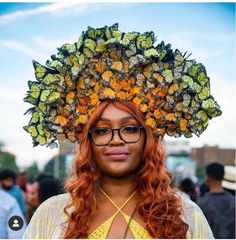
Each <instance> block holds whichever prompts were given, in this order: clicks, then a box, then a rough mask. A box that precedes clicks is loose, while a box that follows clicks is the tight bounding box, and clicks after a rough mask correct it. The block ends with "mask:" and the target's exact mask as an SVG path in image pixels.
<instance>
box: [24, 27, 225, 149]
mask: <svg viewBox="0 0 236 240" xmlns="http://www.w3.org/2000/svg"><path fill="white" fill-rule="evenodd" d="M155 41H156V38H155V37H154V33H153V32H152V31H151V32H145V33H143V34H141V33H139V32H128V33H123V32H121V31H119V29H118V24H114V25H112V26H110V27H107V26H105V27H103V28H91V27H88V29H87V31H85V32H82V34H81V35H80V37H79V39H78V41H77V42H76V43H74V44H64V45H63V46H62V47H61V48H59V49H58V53H57V54H56V55H52V56H51V59H52V60H48V61H47V62H46V66H43V65H41V64H40V63H38V62H36V61H33V66H34V68H35V76H36V81H29V82H28V86H29V91H27V96H26V97H25V98H24V101H25V102H28V103H30V104H32V105H33V107H32V108H30V109H29V110H28V111H27V112H26V113H30V114H31V115H32V116H31V119H30V121H29V124H28V125H27V126H25V127H24V129H25V130H26V131H27V132H28V133H29V134H30V135H31V137H32V139H33V143H34V146H37V145H38V144H40V145H46V146H50V147H52V148H53V147H55V146H57V143H56V141H57V140H59V141H60V140H63V139H68V140H70V141H72V142H75V141H78V142H79V133H81V131H82V129H83V127H84V125H85V124H86V123H87V121H88V119H89V117H90V116H91V114H92V112H93V111H94V110H95V109H96V107H97V106H98V105H99V103H100V102H101V101H103V100H106V99H110V100H118V101H119V100H120V101H133V102H134V103H135V104H137V105H138V106H139V108H140V110H141V111H142V112H143V113H144V115H145V123H146V125H148V126H150V127H151V128H152V130H153V134H154V136H155V137H157V138H162V137H163V136H164V135H165V134H168V135H169V136H174V137H180V136H181V135H184V136H185V137H187V138H188V137H192V134H195V135H197V136H199V135H200V134H201V133H202V132H203V131H204V130H205V129H206V127H207V125H208V121H209V119H211V118H213V117H217V116H219V115H221V110H220V107H219V105H218V104H217V102H216V101H215V100H214V98H213V97H212V96H211V95H210V79H209V77H208V76H207V74H206V70H205V67H204V66H203V65H202V64H201V63H197V62H196V61H195V60H189V59H188V58H189V56H186V53H185V54H182V53H181V52H180V51H179V50H178V49H176V50H175V51H173V50H172V49H171V45H170V44H167V45H165V44H164V42H163V41H162V42H161V43H159V44H156V45H154V43H155Z"/></svg>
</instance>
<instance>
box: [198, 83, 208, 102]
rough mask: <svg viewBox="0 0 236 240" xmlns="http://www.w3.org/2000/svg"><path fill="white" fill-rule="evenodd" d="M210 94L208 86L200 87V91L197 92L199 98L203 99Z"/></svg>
mask: <svg viewBox="0 0 236 240" xmlns="http://www.w3.org/2000/svg"><path fill="white" fill-rule="evenodd" d="M209 96H210V87H209V86H205V87H203V88H202V91H201V92H200V93H199V94H198V97H199V99H200V100H204V99H206V98H208V97H209Z"/></svg>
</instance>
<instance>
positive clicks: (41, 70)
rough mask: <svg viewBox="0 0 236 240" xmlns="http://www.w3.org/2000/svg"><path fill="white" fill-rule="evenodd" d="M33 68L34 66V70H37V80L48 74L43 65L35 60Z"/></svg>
mask: <svg viewBox="0 0 236 240" xmlns="http://www.w3.org/2000/svg"><path fill="white" fill-rule="evenodd" d="M33 66H34V69H35V77H36V79H37V80H40V79H42V78H43V77H44V76H45V75H46V73H47V70H46V68H45V67H44V66H43V65H41V64H40V63H38V62H36V61H35V60H33Z"/></svg>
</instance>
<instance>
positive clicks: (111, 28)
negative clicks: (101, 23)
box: [105, 23, 119, 40]
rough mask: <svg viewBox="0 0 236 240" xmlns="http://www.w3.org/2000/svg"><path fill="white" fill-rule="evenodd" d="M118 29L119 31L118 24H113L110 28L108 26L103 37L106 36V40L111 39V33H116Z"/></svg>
mask: <svg viewBox="0 0 236 240" xmlns="http://www.w3.org/2000/svg"><path fill="white" fill-rule="evenodd" d="M118 29H119V24H118V23H115V24H113V25H112V26H110V27H109V28H107V29H106V31H105V35H106V38H107V40H109V39H111V38H112V37H113V34H112V32H114V31H118Z"/></svg>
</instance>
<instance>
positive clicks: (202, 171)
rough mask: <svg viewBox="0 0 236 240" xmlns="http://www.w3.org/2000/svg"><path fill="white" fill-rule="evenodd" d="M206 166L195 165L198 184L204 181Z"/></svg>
mask: <svg viewBox="0 0 236 240" xmlns="http://www.w3.org/2000/svg"><path fill="white" fill-rule="evenodd" d="M205 169H206V166H205V165H204V164H202V163H197V169H196V176H197V177H198V178H199V181H200V183H202V182H203V181H204V178H205Z"/></svg>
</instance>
